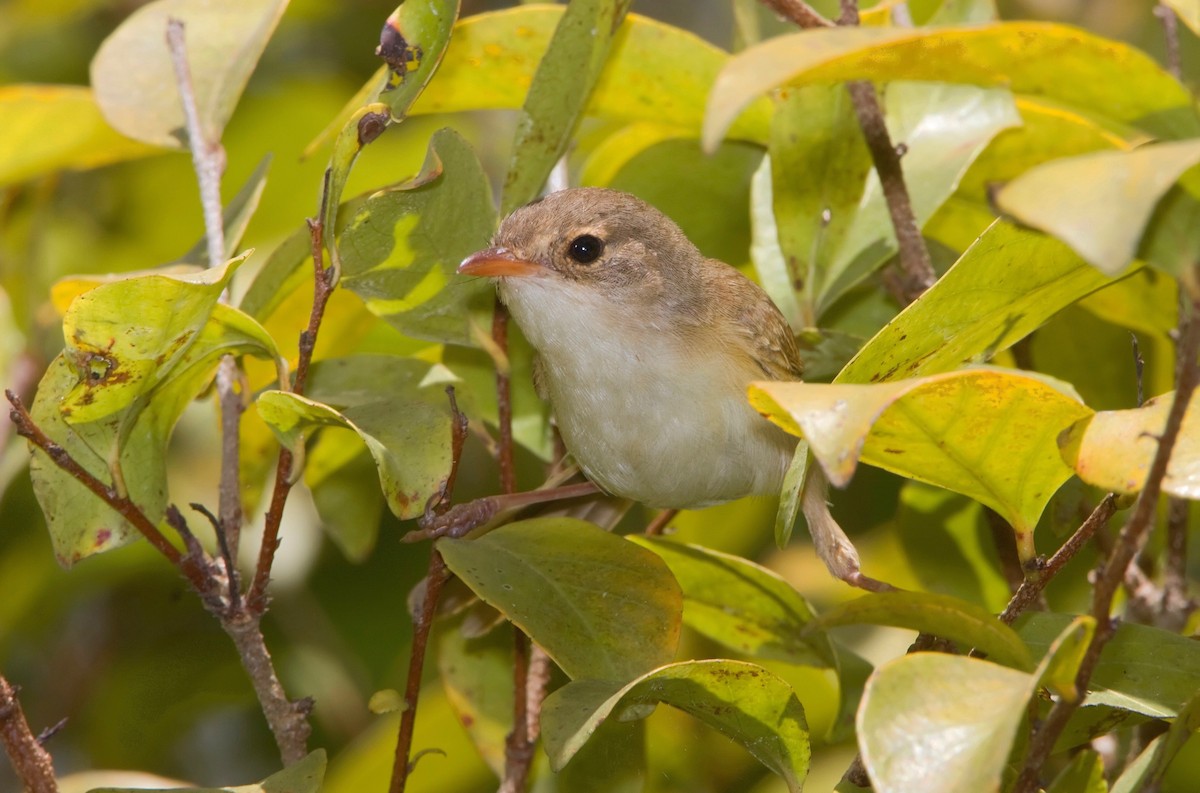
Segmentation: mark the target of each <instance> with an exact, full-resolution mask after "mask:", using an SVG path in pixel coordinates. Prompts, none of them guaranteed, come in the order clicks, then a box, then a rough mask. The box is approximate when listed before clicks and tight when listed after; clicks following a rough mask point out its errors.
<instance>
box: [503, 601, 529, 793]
mask: <svg viewBox="0 0 1200 793" xmlns="http://www.w3.org/2000/svg"><path fill="white" fill-rule="evenodd" d="M529 648H530V641H529V637H528V636H526V635H525V634H524V633H522V632H521V629H520V628H518V627H517V626H515V625H514V626H513V717H512V730H511V731H510V732H509V733H508V737H507V738H506V739H505V741H504V778H503V779H501V780H500V787H498V788H496V793H521V791H522V790H524V789H525V779H526V778H527V777H528V775H529V764H530V763H531V762H532V761H533V743H532V742H531V741H530V740H529V716H528V712H529V699H528V695H527V692H528V690H529Z"/></svg>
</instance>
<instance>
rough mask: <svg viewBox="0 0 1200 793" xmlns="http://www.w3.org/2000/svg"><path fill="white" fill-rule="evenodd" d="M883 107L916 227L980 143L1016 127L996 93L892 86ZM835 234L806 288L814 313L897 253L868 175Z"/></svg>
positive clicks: (1006, 100) (1004, 97) (1007, 102)
mask: <svg viewBox="0 0 1200 793" xmlns="http://www.w3.org/2000/svg"><path fill="white" fill-rule="evenodd" d="M884 104H885V109H886V113H887V118H888V128H889V130H890V132H891V134H892V139H893V140H898V141H903V142H904V145H905V147H906V151H905V154H904V159H903V161H902V162H903V167H904V177H905V185H906V186H907V187H908V192H909V196H910V198H911V200H912V208H913V213H914V214H915V215H916V218H917V222H918V224H919V225H924V223H925V221H926V220H928V219H929V218H930V217H931V216H932V215H933V213H934V212H936V211H937V209H938V207H940V206H941V205H942V203H943V202H944V201H945V200H946V199H947V198H948V197H949V196H950V195H951V194H952V193H953V192H954V190H955V188H956V187H957V186H958V181H959V179H961V178H962V176H963V174H964V173H965V172H966V170H967V168H968V166H970V164H971V162H972V161H973V160H974V159H975V158H976V157H977V156H978V155H979V154H980V152H981V151H983V149H984V148H985V147H986V146H987V145H988V142H989V141H991V139H992V138H993V137H995V136H996V135H997V134H998V133H1000V132H1001V131H1003V130H1005V129H1008V128H1011V127H1015V126H1017V125H1019V124H1020V123H1021V122H1020V116H1019V115H1018V114H1017V111H1016V108H1015V107H1014V105H1013V99H1012V95H1011V94H1010V93H1009V92H1008V91H1006V90H1004V89H995V88H993V89H983V88H976V87H974V86H963V85H948V84H927V83H906V82H898V83H892V84H891V85H889V86H888V87H887V91H886V93H885V95H884ZM842 234H843V239H842V241H841V244H840V245H838V246H836V247H832V248H831V249H830V255H829V256H828V258H827V259H826V261H825V262H824V266H819V267H818V268H817V270H816V273H815V274H816V282H815V283H812V284H811V286H810V287H809V288H810V290H811V291H812V294H813V299H814V301H815V302H816V304H817V307H818V312H823V311H825V310H826V309H827V308H829V306H830V305H832V303H833V302H834V301H835V300H836V299H837V298H838V297H840V296H841V295H842V294H844V293H845V291H846V290H847V289H848V288H849V287H851V286H853V285H854V284H856V283H858V282H859V281H861V280H862V279H863V278H864V277H865V276H866V275H868V274H869V273H871V272H872V271H874V270H875V269H877V268H878V267H880V266H881V265H882V264H883V263H884V262H885V261H886V260H887V259H888V258H889V257H891V256H893V255H895V253H896V252H897V251H898V250H899V246H898V245H897V243H896V240H895V232H894V229H893V227H892V223H891V219H890V215H889V210H888V206H887V201H886V200H885V198H884V196H883V188H882V185H881V183H880V181H879V175H878V174H877V173H876V172H875V171H871V173H870V174H869V175H868V177H867V182H866V188H865V190H863V191H862V194H861V199H860V200H859V202H858V206H857V209H856V211H855V212H854V213H853V215H852V217H851V219H850V221H849V223H848V224H847V226H846V227H845V228H844V230H843V232H842ZM811 281H812V279H811V278H810V283H811Z"/></svg>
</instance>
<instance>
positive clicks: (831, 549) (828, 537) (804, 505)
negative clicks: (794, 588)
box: [800, 467, 895, 592]
mask: <svg viewBox="0 0 1200 793" xmlns="http://www.w3.org/2000/svg"><path fill="white" fill-rule="evenodd" d="M828 491H829V480H828V479H826V478H825V472H824V471H822V470H821V469H820V467H815V468H814V469H813V471H812V473H811V474H809V477H808V483H807V484H806V485H805V487H804V495H803V497H802V501H801V503H800V507H801V509H802V510H803V511H804V517H805V519H806V520H807V521H808V530H809V532H810V533H811V534H812V540H813V548H815V549H816V552H817V556H818V557H819V558H820V559H821V561H822V562H824V563H825V566H826V567H827V568H829V572H830V573H832V574H833V575H834V577H836V578H838V579H840V580H842V581H845V582H846V583H847V584H849V585H850V586H854V587H858V588H859V589H866V590H868V591H870V592H888V591H891V590H893V589H895V587H893V586H892V585H891V584H887V583H884V582H883V581H877V580H875V579H874V578H870V577H868V576H865V575H863V574H862V572H861V570H860V565H859V561H858V551H857V550H856V549H855V548H854V543H852V542H850V538H849V537H847V536H846V532H844V531H842V527H841V526H839V525H838V522H837V521H836V520H834V519H833V515H831V514H830V513H829V503H828V502H827V501H826V500H825V499H826V495H827V493H828Z"/></svg>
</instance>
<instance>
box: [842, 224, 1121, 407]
mask: <svg viewBox="0 0 1200 793" xmlns="http://www.w3.org/2000/svg"><path fill="white" fill-rule="evenodd" d="M1035 263H1036V264H1035ZM1110 281H1111V279H1109V278H1108V277H1107V276H1105V275H1104V274H1102V273H1101V272H1099V271H1098V270H1096V269H1095V268H1094V267H1092V266H1090V265H1089V264H1087V262H1085V261H1084V260H1083V259H1081V258H1079V256H1077V255H1076V254H1075V253H1074V252H1073V251H1071V249H1070V248H1068V247H1067V246H1066V245H1064V244H1063V243H1061V242H1059V241H1058V240H1055V239H1053V238H1052V237H1047V236H1046V235H1044V234H1038V233H1036V232H1032V231H1025V230H1022V229H1020V228H1018V227H1016V226H1014V225H1011V224H1009V223H1005V222H1003V221H996V222H995V223H993V224H992V226H991V227H989V228H988V230H987V231H986V232H984V234H983V236H981V237H980V238H979V239H978V240H977V241H976V242H975V244H974V245H972V246H971V247H970V248H969V249H967V251H966V252H965V253H963V255H962V256H961V257H960V258H959V260H958V261H957V262H955V264H954V266H953V267H951V268H950V270H949V271H947V272H946V274H945V275H943V276H942V277H941V278H939V279H938V281H937V283H935V284H934V285H933V287H931V288H930V289H929V290H927V291H926V292H925V293H924V294H923V295H921V297H920V298H919V299H917V300H916V301H914V302H913V303H912V304H911V305H909V306H908V308H906V309H905V310H904V311H902V312H901V313H900V314H899V315H898V316H897V317H896V318H895V319H894V320H892V321H891V322H889V323H888V324H887V326H886V327H884V328H883V329H882V330H880V331H879V333H877V334H876V335H875V337H874V338H872V339H871V340H870V341H869V342H867V344H866V345H865V346H864V347H863V348H862V349H861V350H859V352H858V354H857V355H856V356H854V358H853V359H852V360H851V361H850V363H849V364H847V365H846V368H845V369H843V370H842V371H841V373H840V374H838V376H837V377H836V378H835V379H834V382H835V383H874V382H877V381H888V380H896V379H898V378H904V377H915V376H919V375H925V374H934V373H937V372H945V371H948V370H950V369H954V368H956V367H958V366H960V365H962V364H963V363H966V362H969V361H976V360H986V359H987V357H989V356H991V355H994V354H995V353H997V352H1000V351H1001V350H1005V349H1007V348H1008V347H1009V346H1011V345H1012V344H1013V343H1015V342H1017V341H1018V340H1020V339H1022V338H1024V337H1025V336H1026V335H1028V334H1029V333H1031V332H1032V331H1034V330H1036V329H1037V328H1038V327H1039V326H1041V325H1042V323H1044V322H1045V321H1046V320H1047V319H1049V318H1050V317H1051V316H1053V315H1054V314H1056V313H1057V312H1058V311H1060V310H1061V309H1062V308H1064V307H1065V306H1068V305H1070V304H1071V303H1073V302H1075V301H1076V300H1078V299H1079V298H1081V297H1083V296H1084V295H1087V294H1088V293H1090V292H1092V291H1095V290H1096V289H1099V288H1100V287H1101V286H1104V285H1105V284H1107V283H1110Z"/></svg>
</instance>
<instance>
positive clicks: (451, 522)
mask: <svg viewBox="0 0 1200 793" xmlns="http://www.w3.org/2000/svg"><path fill="white" fill-rule="evenodd" d="M599 492H600V488H598V487H596V486H595V485H594V484H592V483H591V482H579V483H577V484H573V485H561V486H559V487H549V488H544V489H542V490H529V491H526V492H524V493H503V494H500V495H495V496H487V497H485V498H477V499H475V500H474V501H468V502H467V503H465V504H458V505H456V506H453V507H451V508H450V509H448V510H447V511H446V512H444V513H442V514H440V515H438V514H436V513H434V512H432V511H427V512H426V513H425V515H423V516H422V517H421V518H420V519H419V520H418V521H417V525H418V526H419V527H420V528H418V529H417V530H415V531H410V532H409V533H408V534H405V535H404V536H403V537H402V538H401V542H420V541H421V540H436V539H437V538H439V537H464V536H466V535H467V534H470V533H471V532H472V531H474V530H475V529H478V528H479V527H481V526H484V525H486V524H488V523H490V522H491V521H492V520H493V519H494V518H496V516H497V515H499V514H500V513H502V512H515V511H517V510H519V509H523V508H525V507H529V506H533V505H534V504H544V503H546V502H548V501H562V500H565V499H569V498H579V497H580V496H591V495H594V494H596V493H599Z"/></svg>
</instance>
